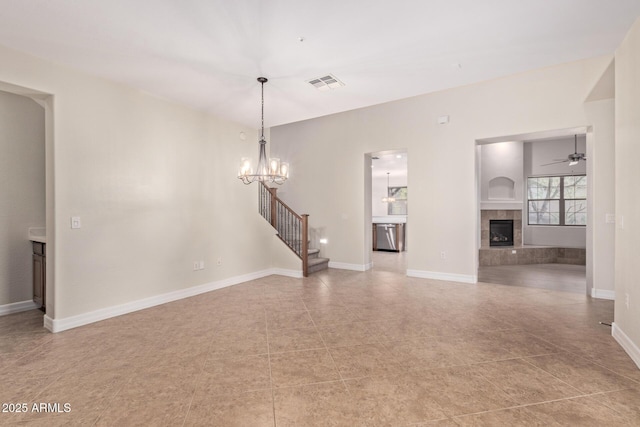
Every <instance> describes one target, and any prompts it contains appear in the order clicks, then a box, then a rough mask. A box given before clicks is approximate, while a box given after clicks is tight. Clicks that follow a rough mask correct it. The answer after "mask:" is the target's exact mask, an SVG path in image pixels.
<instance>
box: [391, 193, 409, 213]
mask: <svg viewBox="0 0 640 427" xmlns="http://www.w3.org/2000/svg"><path fill="white" fill-rule="evenodd" d="M389 197H393V198H395V201H393V202H389V203H388V206H387V214H389V215H406V214H407V187H389Z"/></svg>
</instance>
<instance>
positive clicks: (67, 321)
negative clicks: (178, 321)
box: [44, 268, 295, 332]
mask: <svg viewBox="0 0 640 427" xmlns="http://www.w3.org/2000/svg"><path fill="white" fill-rule="evenodd" d="M291 271H295V270H284V269H275V268H273V269H267V270H262V271H256V272H254V273H249V274H244V275H241V276H235V277H229V278H227V279H223V280H219V281H216V282H211V283H205V284H204V285H199V286H193V287H191V288H187V289H180V290H178V291H173V292H167V293H165V294H161V295H156V296H152V297H149V298H143V299H140V300H137V301H131V302H127V303H124V304H120V305H114V306H111V307H105V308H101V309H99V310H95V311H90V312H88V313H82V314H78V315H76V316H70V317H65V318H62V319H52V318H50V317H48V316H45V318H44V326H45V328H47V329H48V330H50V331H51V332H62V331H66V330H67V329H72V328H77V327H78V326H83V325H88V324H90V323H94V322H99V321H101V320H105V319H110V318H112V317H116V316H121V315H123V314H127V313H132V312H134V311H138V310H144V309H145V308H150V307H155V306H157V305H161V304H166V303H168V302H172V301H177V300H181V299H184V298H189V297H192V296H195V295H200V294H203V293H205V292H210V291H215V290H217V289H222V288H226V287H228V286H233V285H237V284H239V283H244V282H248V281H250V280H256V279H260V278H262V277H266V276H271V275H273V274H280V275H282V273H283V272H291Z"/></svg>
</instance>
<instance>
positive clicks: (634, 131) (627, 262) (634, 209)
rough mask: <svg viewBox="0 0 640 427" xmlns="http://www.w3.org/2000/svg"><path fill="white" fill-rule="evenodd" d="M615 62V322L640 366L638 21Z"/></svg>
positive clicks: (639, 58)
mask: <svg viewBox="0 0 640 427" xmlns="http://www.w3.org/2000/svg"><path fill="white" fill-rule="evenodd" d="M615 61H616V89H615V91H616V100H615V107H616V129H615V131H616V153H615V161H616V194H615V203H616V219H617V224H616V242H615V248H616V250H615V269H616V274H615V278H616V306H615V324H616V328H619V330H621V331H622V332H623V333H624V334H625V335H626V336H627V337H628V338H629V340H630V341H631V342H632V343H633V344H634V345H635V351H636V353H635V357H636V359H635V360H636V363H637V364H638V365H639V366H640V350H639V348H640V281H638V265H640V249H639V248H640V197H639V194H640V193H639V190H638V182H639V181H640V168H639V167H638V159H640V20H638V21H636V23H635V24H634V26H633V27H632V28H631V30H630V32H629V34H628V35H627V37H626V39H625V40H624V42H623V43H622V45H621V46H620V47H619V48H618V50H617V51H616V57H615ZM627 298H628V301H629V304H628V306H627V304H626V301H627ZM614 332H615V331H614ZM627 350H628V351H629V349H627Z"/></svg>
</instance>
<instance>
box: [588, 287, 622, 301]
mask: <svg viewBox="0 0 640 427" xmlns="http://www.w3.org/2000/svg"><path fill="white" fill-rule="evenodd" d="M591 297H592V298H599V299H608V300H615V299H616V291H608V290H606V289H596V288H591Z"/></svg>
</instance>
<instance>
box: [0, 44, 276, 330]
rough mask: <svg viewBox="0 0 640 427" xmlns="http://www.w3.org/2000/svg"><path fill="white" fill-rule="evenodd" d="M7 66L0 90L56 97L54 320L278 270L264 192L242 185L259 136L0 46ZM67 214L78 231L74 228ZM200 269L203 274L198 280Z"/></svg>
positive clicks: (51, 222) (0, 70) (51, 228)
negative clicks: (263, 212) (262, 206)
mask: <svg viewBox="0 0 640 427" xmlns="http://www.w3.org/2000/svg"><path fill="white" fill-rule="evenodd" d="M0 63H2V67H0V82H6V83H10V84H13V85H18V86H22V87H26V88H31V89H35V90H38V91H41V92H44V93H48V94H52V95H53V102H52V105H53V113H52V114H53V124H52V126H51V127H50V128H51V129H52V134H53V138H52V139H53V141H52V143H51V150H52V151H51V153H48V162H49V161H52V163H55V167H54V170H53V171H52V176H50V177H48V178H50V179H48V184H47V185H48V188H50V190H49V194H48V197H52V198H54V199H55V207H53V206H52V207H51V210H52V212H50V214H51V215H49V213H48V224H47V227H48V239H50V238H52V237H53V238H55V240H54V241H52V242H51V243H52V244H54V245H55V255H56V257H55V265H52V266H51V270H52V271H53V273H52V274H54V277H53V280H54V281H55V283H54V286H55V289H54V290H51V289H50V291H51V292H54V293H55V295H51V297H49V296H48V299H49V301H51V300H53V299H54V298H53V296H55V307H52V310H51V312H49V311H48V313H47V314H48V315H51V316H53V317H54V318H55V319H65V318H68V317H70V316H75V315H80V314H84V313H87V312H92V311H95V310H98V309H103V308H108V307H112V306H115V305H119V304H124V303H128V302H132V301H136V300H139V299H143V298H148V297H153V296H157V295H161V294H163V293H167V292H171V291H178V290H182V289H187V288H189V287H193V286H196V285H201V284H206V283H210V282H214V281H219V280H223V279H226V278H230V277H235V276H239V275H243V274H248V273H252V272H256V271H260V270H264V269H266V268H269V267H270V266H271V256H270V254H269V252H268V251H266V250H265V248H268V247H269V246H270V245H271V242H272V239H273V232H272V231H271V230H270V229H269V228H268V226H267V227H265V223H264V220H263V219H262V218H261V217H260V216H259V215H258V213H257V188H256V187H255V186H244V185H242V184H241V183H240V182H239V181H238V180H237V179H236V178H235V174H236V166H237V164H238V159H239V158H240V157H241V156H246V155H251V156H255V155H256V154H257V144H256V143H255V138H253V137H249V138H247V141H246V142H243V141H241V140H240V139H239V133H240V131H244V132H246V133H247V135H255V134H256V133H255V130H251V129H246V128H243V127H241V126H240V125H237V124H234V123H229V122H224V121H220V120H217V119H215V118H213V117H211V116H209V115H207V114H205V113H202V112H197V111H193V110H191V109H188V108H185V107H182V106H179V105H176V104H173V103H170V102H166V101H164V100H161V99H157V98H154V97H152V96H149V95H146V94H143V93H141V92H139V91H136V90H133V89H130V88H128V87H125V86H122V85H119V84H116V83H112V82H108V81H105V80H102V79H99V78H95V77H90V76H87V75H85V74H83V73H79V72H76V71H73V70H70V69H68V68H65V67H62V66H58V65H56V64H52V63H49V62H46V61H43V60H40V59H37V58H34V57H30V56H27V55H24V54H22V53H19V52H16V51H12V50H10V49H6V48H3V47H0ZM176 84H179V82H177V83H176ZM49 186H51V187H49ZM51 193H53V195H51ZM71 216H80V217H81V219H82V228H81V229H78V230H72V229H71V228H70V217H71ZM50 249H53V248H50ZM219 257H221V258H222V265H221V266H217V265H216V261H217V259H218V258H219ZM196 260H198V261H199V260H203V261H205V265H206V268H205V270H203V271H198V272H194V271H192V269H193V261H196ZM48 261H49V259H48Z"/></svg>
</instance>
